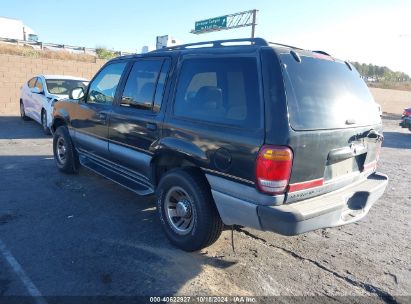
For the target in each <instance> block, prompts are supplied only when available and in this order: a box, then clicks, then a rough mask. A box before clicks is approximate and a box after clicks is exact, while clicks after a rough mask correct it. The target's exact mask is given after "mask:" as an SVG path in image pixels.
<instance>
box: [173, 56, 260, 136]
mask: <svg viewBox="0 0 411 304" xmlns="http://www.w3.org/2000/svg"><path fill="white" fill-rule="evenodd" d="M260 111H261V99H260V94H259V78H258V70H257V60H256V58H253V57H244V58H195V59H194V58H192V59H185V60H184V61H183V64H182V67H181V70H180V76H179V82H178V85H177V90H176V96H175V101H174V115H175V116H177V117H182V118H188V119H192V120H199V121H205V122H211V123H215V124H223V125H231V126H236V127H244V128H259V127H260V125H261V119H260Z"/></svg>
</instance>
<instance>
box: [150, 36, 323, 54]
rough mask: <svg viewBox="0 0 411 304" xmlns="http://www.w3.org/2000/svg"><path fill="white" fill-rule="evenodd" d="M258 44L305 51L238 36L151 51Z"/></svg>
mask: <svg viewBox="0 0 411 304" xmlns="http://www.w3.org/2000/svg"><path fill="white" fill-rule="evenodd" d="M247 44H248V45H258V46H270V45H278V46H283V47H287V48H290V49H294V50H300V51H305V50H304V49H302V48H299V47H296V46H292V45H288V44H282V43H277V42H267V41H266V40H265V39H263V38H239V39H227V40H212V41H203V42H196V43H187V44H181V45H176V46H169V47H165V48H162V49H158V50H154V51H152V52H159V51H177V50H186V49H191V48H201V47H211V48H218V47H226V46H230V45H231V46H236V45H247ZM312 52H314V53H319V54H323V55H327V56H330V55H329V54H328V53H326V52H324V51H312Z"/></svg>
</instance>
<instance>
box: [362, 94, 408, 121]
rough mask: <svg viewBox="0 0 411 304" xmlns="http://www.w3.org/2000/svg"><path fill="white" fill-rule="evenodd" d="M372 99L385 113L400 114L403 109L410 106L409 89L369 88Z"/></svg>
mask: <svg viewBox="0 0 411 304" xmlns="http://www.w3.org/2000/svg"><path fill="white" fill-rule="evenodd" d="M370 91H371V94H372V95H373V97H374V100H375V101H376V102H377V103H379V104H380V105H381V108H382V111H383V112H386V113H391V114H396V115H401V114H402V113H403V112H404V109H406V108H411V91H400V90H388V89H378V88H370Z"/></svg>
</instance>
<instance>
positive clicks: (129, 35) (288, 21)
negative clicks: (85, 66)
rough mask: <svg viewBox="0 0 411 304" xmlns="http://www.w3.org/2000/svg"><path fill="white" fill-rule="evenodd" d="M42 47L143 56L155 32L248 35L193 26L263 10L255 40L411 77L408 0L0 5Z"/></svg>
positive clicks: (23, 1)
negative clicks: (195, 30) (29, 30)
mask: <svg viewBox="0 0 411 304" xmlns="http://www.w3.org/2000/svg"><path fill="white" fill-rule="evenodd" d="M1 2H3V3H2V4H1V10H0V16H3V17H10V18H17V19H21V20H23V22H24V23H25V24H26V25H27V26H29V27H31V28H32V29H33V30H34V31H35V32H36V33H37V34H38V35H39V40H40V41H43V42H50V43H59V44H68V45H74V46H86V47H92V48H94V47H97V46H103V47H107V48H109V49H114V50H117V51H119V50H121V51H129V52H140V51H141V48H142V47H143V46H144V45H149V46H151V47H154V46H155V39H156V36H158V35H171V36H173V37H174V38H176V39H178V40H179V41H181V42H182V43H189V42H198V41H208V40H215V39H230V38H244V37H250V35H251V28H250V27H244V28H241V29H234V30H227V31H219V32H215V33H208V34H201V35H194V34H191V33H190V30H192V29H193V28H194V23H195V21H198V20H203V19H207V18H211V17H218V16H222V15H226V14H231V13H236V12H240V11H245V10H250V9H258V10H259V11H258V14H257V24H258V25H257V27H256V37H262V38H265V39H267V40H268V41H273V42H278V43H284V44H290V45H295V46H298V47H302V48H305V49H310V50H323V51H326V52H328V53H330V54H331V55H332V56H334V57H337V58H340V59H343V60H349V61H359V62H361V63H372V64H376V65H380V66H387V67H389V68H390V69H392V70H395V71H403V72H405V73H407V74H409V75H411V59H410V54H411V17H410V16H411V0H390V1H386V0H334V1H330V0H328V1H322V0H309V1H308V0H300V1H277V0H254V1H251V0H198V1H194V0H192V1H183V0H169V1H160V0H157V1H147V0H146V1H137V0H136V1H132V0H118V1H115V0H99V1H96V0H59V1H57V0H54V1H53V0H43V1H40V2H38V1H36V2H34V1H33V0H31V1H30V0H13V1H10V0H0V3H1Z"/></svg>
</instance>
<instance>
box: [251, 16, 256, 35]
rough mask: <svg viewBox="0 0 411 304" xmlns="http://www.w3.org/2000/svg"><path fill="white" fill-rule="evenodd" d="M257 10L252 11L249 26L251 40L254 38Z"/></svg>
mask: <svg viewBox="0 0 411 304" xmlns="http://www.w3.org/2000/svg"><path fill="white" fill-rule="evenodd" d="M256 21H257V10H256V9H255V10H253V22H252V24H251V38H254V36H255V26H256V25H257V23H256Z"/></svg>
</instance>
